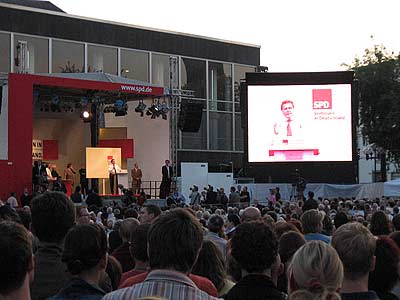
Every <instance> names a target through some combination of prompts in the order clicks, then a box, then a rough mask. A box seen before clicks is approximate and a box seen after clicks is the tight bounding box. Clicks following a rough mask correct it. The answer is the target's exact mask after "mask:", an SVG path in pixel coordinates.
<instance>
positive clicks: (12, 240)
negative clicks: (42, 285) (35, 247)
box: [0, 221, 34, 300]
mask: <svg viewBox="0 0 400 300" xmlns="http://www.w3.org/2000/svg"><path fill="white" fill-rule="evenodd" d="M0 232H1V234H0V299H2V300H29V299H31V297H30V290H29V285H30V284H31V283H32V281H33V277H34V257H33V254H32V242H31V237H30V235H29V232H28V230H27V229H26V228H25V227H23V226H22V225H20V224H17V223H15V222H12V221H1V222H0Z"/></svg>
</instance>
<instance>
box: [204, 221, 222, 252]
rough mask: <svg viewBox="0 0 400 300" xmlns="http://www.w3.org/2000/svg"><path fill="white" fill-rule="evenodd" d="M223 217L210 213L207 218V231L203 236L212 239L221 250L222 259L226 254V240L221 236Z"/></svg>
mask: <svg viewBox="0 0 400 300" xmlns="http://www.w3.org/2000/svg"><path fill="white" fill-rule="evenodd" d="M223 228H224V219H223V218H222V217H221V216H218V215H212V216H211V217H210V219H209V220H208V232H207V233H206V235H205V236H204V238H205V239H207V240H210V241H212V242H213V243H214V244H215V245H216V246H217V248H218V249H219V251H221V253H222V255H223V257H224V259H225V258H226V256H227V243H228V241H227V240H225V239H223V238H221V237H220V235H222V234H223Z"/></svg>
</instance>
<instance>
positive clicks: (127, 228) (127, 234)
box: [119, 218, 140, 242]
mask: <svg viewBox="0 0 400 300" xmlns="http://www.w3.org/2000/svg"><path fill="white" fill-rule="evenodd" d="M139 224H140V223H139V220H137V219H134V218H127V219H124V220H123V221H122V222H121V224H120V226H119V236H120V237H121V239H122V241H123V242H129V240H130V238H131V234H132V231H133V230H134V229H135V228H136V227H137V226H139Z"/></svg>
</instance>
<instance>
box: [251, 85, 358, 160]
mask: <svg viewBox="0 0 400 300" xmlns="http://www.w3.org/2000/svg"><path fill="white" fill-rule="evenodd" d="M247 103H248V107H247V112H248V159H249V162H317V161H318V162H330V161H332V162H337V161H351V160H352V122H351V84H318V85H249V86H248V100H247Z"/></svg>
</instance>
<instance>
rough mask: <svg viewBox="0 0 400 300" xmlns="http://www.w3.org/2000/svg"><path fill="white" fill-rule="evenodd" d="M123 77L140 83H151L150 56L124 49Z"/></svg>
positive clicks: (122, 51) (122, 54)
mask: <svg viewBox="0 0 400 300" xmlns="http://www.w3.org/2000/svg"><path fill="white" fill-rule="evenodd" d="M121 76H123V77H127V78H131V79H136V80H140V81H146V82H147V81H149V54H148V53H146V52H140V51H130V50H124V49H122V50H121Z"/></svg>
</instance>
